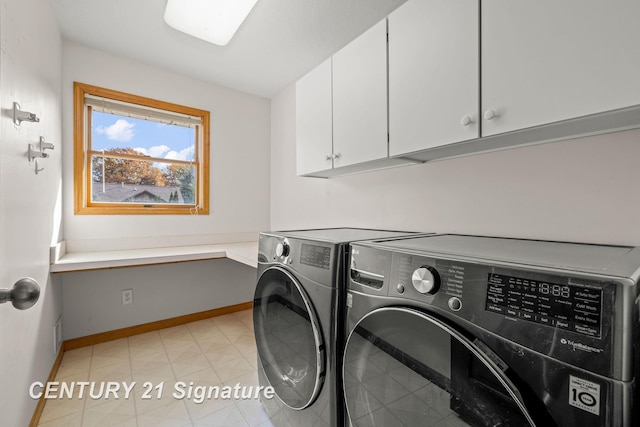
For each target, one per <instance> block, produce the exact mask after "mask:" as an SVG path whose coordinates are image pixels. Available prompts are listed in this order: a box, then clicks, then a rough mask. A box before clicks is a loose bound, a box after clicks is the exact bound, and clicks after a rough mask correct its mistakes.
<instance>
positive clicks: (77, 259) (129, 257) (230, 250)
mask: <svg viewBox="0 0 640 427" xmlns="http://www.w3.org/2000/svg"><path fill="white" fill-rule="evenodd" d="M219 258H229V259H232V260H234V261H237V262H240V263H242V264H245V265H248V266H251V267H254V268H257V266H258V242H257V241H250V242H238V243H221V244H215V245H191V246H171V247H163V248H147V249H125V250H109V251H101V252H70V253H64V252H62V253H60V254H59V255H58V256H56V257H55V258H54V260H53V262H52V263H51V267H50V271H51V273H66V272H73V271H87V270H100V269H109V268H120V267H134V266H146V265H154V264H170V263H174V262H185V261H201V260H208V259H219Z"/></svg>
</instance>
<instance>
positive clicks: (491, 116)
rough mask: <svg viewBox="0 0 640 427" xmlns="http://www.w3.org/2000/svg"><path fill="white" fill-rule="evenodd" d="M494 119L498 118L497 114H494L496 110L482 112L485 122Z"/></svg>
mask: <svg viewBox="0 0 640 427" xmlns="http://www.w3.org/2000/svg"><path fill="white" fill-rule="evenodd" d="M496 117H498V113H496V110H494V109H493V108H489V109H488V110H487V111H485V112H484V119H485V120H493V119H495V118H496Z"/></svg>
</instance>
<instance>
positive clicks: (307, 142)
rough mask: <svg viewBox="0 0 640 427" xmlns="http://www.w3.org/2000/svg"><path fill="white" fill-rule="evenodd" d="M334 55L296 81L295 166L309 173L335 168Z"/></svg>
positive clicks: (304, 172) (298, 171) (300, 170)
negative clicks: (332, 89)
mask: <svg viewBox="0 0 640 427" xmlns="http://www.w3.org/2000/svg"><path fill="white" fill-rule="evenodd" d="M332 126H333V118H332V100H331V58H329V59H327V60H326V61H324V62H323V63H322V64H320V65H319V66H318V67H316V68H314V69H313V70H311V71H310V72H309V73H308V74H307V75H305V76H304V77H302V78H301V79H300V80H298V81H297V82H296V162H297V163H296V165H297V166H296V169H297V173H298V175H308V174H311V173H315V172H318V171H322V170H325V169H331V168H333V130H332Z"/></svg>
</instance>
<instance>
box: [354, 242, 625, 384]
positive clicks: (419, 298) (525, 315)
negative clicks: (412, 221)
mask: <svg viewBox="0 0 640 427" xmlns="http://www.w3.org/2000/svg"><path fill="white" fill-rule="evenodd" d="M351 247H352V251H351V257H352V271H351V280H350V282H349V284H348V288H349V290H350V291H354V292H359V293H364V294H367V295H376V296H380V297H385V298H387V301H388V303H389V304H393V305H407V306H412V307H418V308H421V309H424V310H430V311H433V312H437V313H438V314H440V315H443V316H445V317H448V318H450V319H451V320H452V321H454V322H455V323H456V324H460V325H466V327H468V328H481V329H483V330H485V331H487V332H489V333H492V334H499V335H500V336H502V337H504V338H507V339H509V340H511V341H513V342H515V343H518V344H520V345H523V346H526V347H528V348H531V349H533V350H536V351H539V352H540V353H542V354H546V355H549V356H553V357H556V358H558V359H560V360H564V361H566V362H567V363H572V364H574V365H576V366H580V367H582V368H585V369H589V370H591V371H592V372H596V373H600V374H602V375H612V370H613V363H614V359H615V358H614V357H612V349H613V348H615V345H616V344H615V341H616V340H618V339H620V338H619V336H620V335H621V334H622V333H623V329H624V328H622V329H620V327H621V325H622V324H624V320H623V317H624V316H626V317H628V315H629V313H626V312H625V313H623V312H620V313H619V312H618V311H616V309H615V306H616V301H617V299H619V298H623V296H622V295H620V296H618V295H617V292H621V293H622V291H623V290H624V289H625V285H623V284H622V283H617V281H616V280H613V279H603V278H602V277H598V276H593V275H589V274H581V273H579V272H561V271H559V270H555V271H554V270H550V269H542V268H535V267H527V266H523V265H517V266H515V265H514V266H511V265H509V264H506V263H496V264H489V263H481V262H474V261H472V260H459V259H448V258H445V257H440V256H438V257H434V256H427V255H422V254H418V253H405V252H395V251H390V250H385V249H379V248H375V247H371V246H366V244H363V245H362V246H359V244H357V243H354V244H352V245H351ZM379 301H382V300H379Z"/></svg>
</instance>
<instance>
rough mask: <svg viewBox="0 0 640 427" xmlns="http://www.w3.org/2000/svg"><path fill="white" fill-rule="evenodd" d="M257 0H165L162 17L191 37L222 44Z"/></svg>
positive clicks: (231, 34) (234, 31)
mask: <svg viewBox="0 0 640 427" xmlns="http://www.w3.org/2000/svg"><path fill="white" fill-rule="evenodd" d="M256 1H257V0H167V7H166V9H165V11H164V20H165V22H166V23H167V24H169V25H170V26H171V27H173V28H175V29H176V30H178V31H182V32H183V33H187V34H189V35H191V36H194V37H197V38H199V39H202V40H206V41H208V42H209V43H214V44H217V45H220V46H224V45H226V44H227V43H229V40H231V37H233V35H234V34H235V33H236V31H237V30H238V28H239V27H240V25H241V24H242V23H243V22H244V20H245V19H246V17H247V15H249V12H251V9H253V6H254V5H255V4H256Z"/></svg>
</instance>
